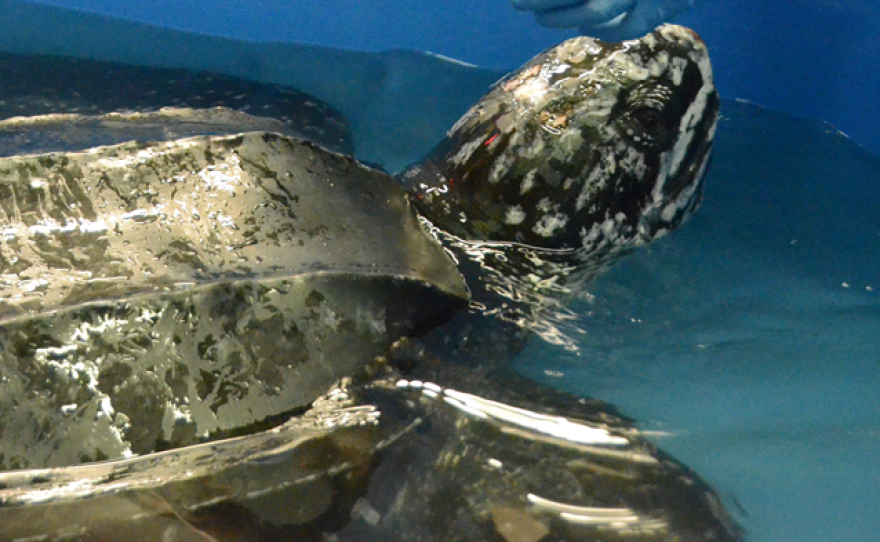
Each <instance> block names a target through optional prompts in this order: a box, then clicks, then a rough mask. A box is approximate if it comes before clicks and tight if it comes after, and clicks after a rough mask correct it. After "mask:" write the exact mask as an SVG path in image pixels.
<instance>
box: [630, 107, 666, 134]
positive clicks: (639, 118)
mask: <svg viewBox="0 0 880 542" xmlns="http://www.w3.org/2000/svg"><path fill="white" fill-rule="evenodd" d="M630 117H631V118H632V119H633V120H634V121H636V122H637V123H639V124H640V125H641V128H642V130H644V131H645V132H646V133H648V134H655V135H656V134H657V132H659V131H660V128H662V126H663V119H662V117H661V114H660V111H658V110H656V109H654V108H653V107H642V108H640V109H638V110H636V111H633V112H632V113H631V114H630Z"/></svg>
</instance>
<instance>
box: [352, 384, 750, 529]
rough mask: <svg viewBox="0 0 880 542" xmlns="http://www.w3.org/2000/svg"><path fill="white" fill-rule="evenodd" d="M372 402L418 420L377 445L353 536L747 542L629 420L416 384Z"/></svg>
mask: <svg viewBox="0 0 880 542" xmlns="http://www.w3.org/2000/svg"><path fill="white" fill-rule="evenodd" d="M367 397H368V398H369V399H367V400H368V401H370V402H371V403H372V404H375V405H377V407H378V408H379V410H380V411H385V410H387V411H391V412H395V417H400V416H401V415H400V414H399V412H400V411H402V410H406V409H410V410H411V412H410V414H409V415H410V417H411V418H412V419H414V420H416V421H417V422H418V426H416V427H415V428H414V429H413V431H412V432H410V433H409V434H408V435H407V438H406V439H400V440H398V441H397V442H395V443H394V445H392V446H389V447H387V448H385V449H383V450H381V451H380V452H379V458H380V460H381V463H380V464H379V467H378V471H377V473H376V474H375V475H374V476H373V478H374V480H376V481H377V482H376V483H375V485H374V486H371V488H370V490H369V491H368V492H367V493H366V495H365V496H364V497H363V502H361V503H360V509H361V510H367V511H369V513H361V514H360V515H359V516H356V517H355V519H354V522H353V524H352V526H350V527H349V528H348V529H350V532H352V533H355V534H354V535H352V537H351V538H350V539H351V540H362V539H377V540H378V539H383V540H401V541H402V540H437V541H440V540H443V541H456V540H487V541H488V540H493V541H504V542H539V541H551V540H601V541H604V542H612V541H624V540H627V541H629V540H638V541H640V542H648V541H656V542H660V541H671V540H681V541H695V540H715V541H719V542H722V541H730V542H733V541H738V540H741V539H742V538H741V537H742V530H741V529H740V528H739V527H738V526H737V525H736V523H735V522H734V521H733V520H732V519H731V518H730V517H729V516H728V514H727V512H726V511H725V510H724V507H723V505H722V504H721V501H720V498H719V496H718V495H717V494H716V493H715V492H714V490H712V488H711V487H710V486H709V485H708V484H706V483H705V482H704V481H703V480H701V479H700V477H699V476H698V475H697V474H696V473H695V472H693V471H692V470H690V469H688V468H687V467H686V466H684V465H682V464H681V463H679V462H677V461H676V460H674V459H673V458H671V457H670V456H668V455H667V454H665V453H663V452H662V451H660V450H658V449H657V448H656V447H655V446H654V445H652V444H651V443H650V442H648V441H647V440H646V439H645V438H644V437H643V436H641V435H640V434H639V432H638V430H636V429H634V428H632V427H631V426H630V425H629V424H627V423H624V424H623V425H622V426H620V425H615V424H614V423H604V424H600V423H595V422H587V421H584V420H582V419H578V418H575V417H571V416H559V415H548V414H544V413H542V412H541V411H536V410H531V409H527V408H522V407H519V406H517V405H515V404H509V403H503V402H499V401H494V400H490V399H486V398H483V397H480V396H479V395H475V394H470V393H464V392H460V391H457V390H454V389H449V388H442V387H440V386H438V385H436V384H433V383H429V382H421V381H410V380H399V381H397V382H396V383H393V382H389V383H388V385H386V386H385V387H381V386H377V387H375V388H374V389H373V390H372V391H371V392H369V393H367ZM608 419H609V420H613V419H614V415H613V413H612V415H611V416H609V417H608ZM345 532H347V531H343V533H341V535H340V539H342V540H349V538H347V537H346V536H345V534H344V533H345ZM365 533H373V534H371V535H370V536H367V535H366V534H365ZM375 533H380V534H379V535H376V534H375ZM383 536H384V537H385V538H382V537H383Z"/></svg>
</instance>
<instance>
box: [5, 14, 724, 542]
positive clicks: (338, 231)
mask: <svg viewBox="0 0 880 542" xmlns="http://www.w3.org/2000/svg"><path fill="white" fill-rule="evenodd" d="M4 62H6V63H8V64H9V65H8V66H7V70H6V71H5V73H16V72H13V71H12V70H13V69H18V70H19V72H17V73H20V74H21V75H22V77H19V78H12V80H11V81H6V82H5V83H4V84H5V85H7V88H6V90H5V92H6V96H7V98H6V99H5V100H4V101H3V102H2V103H3V105H4V106H6V107H7V108H11V111H13V114H17V115H19V116H16V117H14V118H9V119H7V120H5V121H2V122H0V141H2V150H3V151H4V152H5V154H6V155H8V156H9V157H8V158H3V159H0V191H2V195H0V213H2V215H0V222H2V232H3V244H2V254H0V266H2V273H0V277H2V281H0V290H2V294H0V295H2V301H0V318H2V325H0V343H2V349H0V387H2V394H0V417H2V419H3V424H2V428H0V467H2V468H3V469H5V471H6V472H3V473H2V474H0V522H2V525H3V530H4V535H3V536H5V537H7V538H10V539H29V538H28V537H32V538H33V539H51V540H56V539H58V540H61V539H64V540H66V539H83V540H86V539H87V540H104V539H114V540H115V539H123V538H131V539H144V540H147V539H148V540H158V539H162V540H276V539H277V540H289V539H300V538H302V539H321V540H374V539H375V540H389V539H400V540H506V541H509V542H515V541H522V542H532V541H535V542H536V541H538V540H570V539H589V540H617V539H622V538H628V539H632V538H633V537H635V538H636V539H638V540H733V539H737V538H738V536H739V529H738V527H737V526H736V525H735V524H733V522H731V521H730V519H729V517H728V516H727V514H726V513H725V512H724V509H723V507H722V506H721V504H720V502H719V500H718V498H717V496H716V495H715V494H714V492H713V491H712V490H711V489H710V488H709V487H708V486H707V485H706V484H705V483H704V482H702V481H701V480H700V479H699V477H697V475H696V474H694V473H693V472H691V471H690V470H688V469H687V468H686V467H684V466H682V465H680V464H679V463H677V462H675V461H674V460H673V459H671V458H669V457H668V456H666V455H665V454H663V453H662V452H660V451H659V450H657V449H656V448H655V447H653V446H652V445H651V444H649V443H648V442H647V441H645V440H644V439H643V438H642V437H640V436H639V434H638V431H637V430H636V428H635V427H634V426H633V424H632V423H631V422H630V421H629V420H627V419H626V418H624V417H623V416H621V415H619V414H618V413H617V412H616V411H615V410H614V409H613V408H612V407H610V406H608V405H606V404H604V403H602V402H600V401H594V400H587V399H584V398H578V397H571V396H568V395H565V394H562V393H559V392H555V391H553V390H550V389H544V388H542V387H540V386H537V385H535V384H533V383H529V382H525V381H523V380H522V379H520V378H519V377H517V376H516V375H515V374H514V372H513V371H512V370H511V368H510V359H511V358H512V356H514V355H515V353H516V351H517V350H518V348H519V347H520V345H521V343H522V341H523V340H524V339H525V338H526V337H527V336H528V335H529V334H531V333H533V332H535V331H536V332H538V333H539V334H544V335H549V334H552V318H550V319H548V317H547V316H546V315H547V314H552V313H553V312H554V310H556V309H557V307H558V306H559V303H560V302H561V300H562V299H564V297H565V296H566V295H567V294H568V293H570V292H571V290H572V289H574V288H577V287H578V286H579V285H580V284H582V283H583V282H584V281H585V280H587V279H589V278H590V277H591V276H593V274H594V273H595V272H596V271H597V270H598V269H600V268H602V267H603V266H605V265H607V264H608V263H609V262H610V261H612V260H613V259H614V258H615V257H617V256H618V255H620V254H622V253H624V252H627V251H629V250H631V249H633V248H635V247H638V246H641V245H644V244H646V243H649V242H651V241H653V240H654V239H656V238H658V237H660V236H662V235H663V234H664V233H665V232H667V231H668V230H671V229H673V228H675V227H676V226H678V225H679V224H680V223H681V222H682V220H684V219H685V218H686V216H687V215H688V214H689V213H690V212H691V211H693V210H694V209H695V208H696V206H697V205H698V203H699V200H700V194H701V187H702V179H703V176H704V173H705V170H706V167H707V164H708V161H709V156H710V150H711V145H712V138H713V135H714V131H715V126H716V119H717V109H718V97H717V93H716V91H715V88H714V86H713V82H712V73H711V67H710V63H709V59H708V56H707V52H706V48H705V45H704V44H703V43H702V41H701V40H700V39H699V38H698V37H697V36H696V35H695V34H694V33H693V32H691V31H689V30H687V29H684V28H681V27H676V26H662V27H660V28H658V29H657V30H656V31H654V32H652V33H651V34H648V35H647V36H645V37H643V38H641V39H639V40H634V41H628V42H624V43H621V44H611V43H604V42H600V41H597V40H594V39H591V38H585V37H580V38H574V39H571V40H569V41H566V42H564V43H563V44H561V45H559V46H558V47H555V48H553V49H550V50H548V51H546V52H544V53H542V54H540V55H538V56H537V57H535V58H534V59H533V60H531V61H530V62H529V63H527V64H526V65H525V66H523V67H522V68H521V69H519V70H517V71H515V72H514V73H512V74H510V75H509V76H507V77H505V78H504V79H502V80H501V81H499V82H498V83H497V84H495V85H494V86H493V87H492V89H491V90H490V91H489V93H488V94H487V95H486V96H485V97H484V98H483V99H482V100H480V101H479V102H478V103H477V104H476V105H474V106H473V107H472V108H471V109H470V110H469V111H468V112H467V113H466V114H465V115H464V116H463V117H462V118H461V120H460V121H459V122H458V123H456V124H455V126H453V127H452V128H451V130H450V131H449V132H448V135H447V137H446V138H445V139H444V140H443V141H442V142H441V143H440V144H439V145H438V146H437V147H436V149H435V150H434V151H433V152H432V153H430V154H429V155H428V156H426V157H425V158H424V159H423V160H421V161H420V162H419V163H417V164H414V165H413V166H411V167H409V168H407V169H405V170H404V171H403V172H401V173H399V174H398V175H397V176H396V177H395V178H393V179H392V177H390V176H389V175H387V174H386V173H384V172H382V171H380V170H378V169H376V168H373V167H371V166H368V165H365V164H361V163H359V162H357V161H356V160H354V159H353V158H350V157H348V156H345V155H343V154H339V153H337V152H334V151H331V150H328V149H326V148H324V147H322V146H321V145H319V144H318V143H315V141H314V140H315V138H319V141H320V142H322V143H323V144H325V145H336V146H337V147H336V148H341V149H342V150H348V149H347V148H346V142H345V123H344V120H342V119H340V118H338V116H336V115H334V113H333V112H332V111H331V110H330V109H328V108H327V107H325V106H323V105H322V104H320V102H319V101H317V100H314V99H311V98H309V97H307V96H303V95H301V94H299V93H296V92H295V91H293V90H289V89H278V88H274V87H265V86H260V85H255V84H253V83H248V82H244V81H240V80H235V79H232V78H226V77H223V76H219V75H209V74H194V73H190V72H173V71H170V70H147V69H145V68H134V67H121V66H114V65H105V64H99V63H91V62H86V61H76V62H74V61H70V60H59V59H52V58H19V57H14V58H12V57H10V58H4ZM34 63H36V64H40V63H44V66H43V68H42V69H39V70H37V71H40V72H41V73H47V71H48V73H49V78H48V79H46V80H43V81H42V82H41V86H42V87H43V88H44V90H45V87H46V86H48V87H50V90H49V91H48V92H47V93H45V92H44V94H48V95H49V96H51V98H46V97H45V96H43V97H40V96H37V94H39V93H36V94H35V93H34V92H33V91H32V90H33V88H32V87H27V88H24V87H21V86H20V85H21V82H22V81H24V80H26V79H27V78H28V77H30V75H29V74H30V73H31V72H32V71H34V70H35V69H36V68H34V65H35V64H34ZM22 66H25V68H22ZM65 69H66V70H68V72H69V74H70V75H69V77H62V76H61V75H60V74H61V73H63V70H65ZM22 70H24V71H22ZM52 74H54V76H55V78H52ZM58 77H61V79H60V80H58V79H57V78H58ZM126 81H129V82H131V81H134V82H135V83H134V84H126V83H125V82H126ZM17 84H18V85H19V86H16V85H17ZM171 90H173V92H171ZM254 91H259V92H260V93H262V96H263V100H262V101H259V100H258V101H254V99H253V93H254ZM181 93H182V94H183V95H188V96H189V98H188V99H185V100H179V99H177V98H172V97H171V95H172V94H174V95H176V96H180V95H181ZM212 93H213V94H214V95H213V96H211V94H212ZM163 103H164V104H170V105H173V106H175V107H173V108H164V109H158V110H156V109H155V107H156V106H157V105H163ZM284 103H288V104H293V105H294V109H295V110H297V111H299V112H302V111H310V112H317V114H312V113H310V114H309V115H305V116H303V115H300V116H299V117H298V118H290V115H289V114H287V113H285V112H284V111H283V109H284V108H283V105H284ZM218 105H222V106H226V107H219V108H217V107H212V106H218ZM193 106H197V108H192V107H193ZM279 108H280V109H279ZM8 115H9V113H7V116H8ZM309 119H311V120H314V121H315V122H311V120H309ZM295 135H298V136H302V135H305V136H306V138H303V137H294V136H295ZM320 138H323V139H320ZM143 141H158V142H143ZM35 518H39V520H38V521H36V520H35Z"/></svg>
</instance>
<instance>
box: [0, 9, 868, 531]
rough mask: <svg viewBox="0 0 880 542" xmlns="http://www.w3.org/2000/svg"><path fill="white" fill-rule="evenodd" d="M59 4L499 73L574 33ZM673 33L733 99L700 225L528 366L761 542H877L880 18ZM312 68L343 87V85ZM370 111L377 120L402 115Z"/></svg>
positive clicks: (483, 24)
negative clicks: (627, 420)
mask: <svg viewBox="0 0 880 542" xmlns="http://www.w3.org/2000/svg"><path fill="white" fill-rule="evenodd" d="M59 3H63V4H65V5H70V6H77V7H85V8H89V9H93V10H97V11H100V12H105V13H111V14H115V15H120V16H124V17H128V18H132V19H135V20H141V21H147V22H153V23H157V24H162V25H167V26H173V27H177V28H181V29H186V30H194V31H199V32H204V33H208V34H220V35H226V36H230V37H236V38H244V39H256V40H282V41H305V42H311V43H317V44H322V45H328V46H333V47H344V48H357V49H365V50H372V51H382V50H386V49H392V48H412V49H421V50H429V51H433V52H435V53H438V54H442V55H446V56H449V57H453V58H457V59H460V60H463V61H466V62H470V63H475V64H479V65H481V66H484V67H490V68H496V69H497V68H509V67H514V66H516V65H519V64H520V63H522V62H524V61H525V60H527V59H528V58H529V57H531V56H532V55H533V54H535V53H537V52H538V51H540V50H542V49H544V48H546V47H548V46H551V45H553V44H555V43H556V42H558V41H560V40H561V39H563V38H565V37H568V36H569V35H571V34H573V32H569V31H558V30H553V31H551V30H547V29H543V28H541V27H539V26H538V25H537V24H535V22H534V21H533V20H532V19H531V18H530V17H529V16H527V15H525V14H522V13H519V12H516V11H514V10H513V9H512V8H510V6H509V5H508V3H507V0H493V1H486V2H481V3H476V2H472V3H468V2H464V1H462V0H431V1H426V2H419V3H417V4H416V3H413V2H396V1H395V2H391V1H386V2H362V1H357V0H338V1H334V2H318V1H311V0H309V1H306V0H301V1H296V2H294V1H288V2H282V1H251V2H247V3H245V2H236V1H233V0H215V1H212V2H200V1H197V0H176V1H174V2H171V1H157V0H154V1H148V0H140V1H127V2H120V1H116V2H110V1H109V0H65V1H64V2H59ZM0 5H2V2H0ZM677 22H681V23H684V24H687V25H689V26H691V27H692V28H694V29H695V30H697V31H698V32H699V33H700V34H701V35H702V36H703V38H704V39H705V40H706V42H707V43H708V45H709V48H710V51H711V54H712V57H713V63H714V66H715V74H716V79H717V82H718V86H719V89H720V91H721V93H722V95H723V96H724V97H725V98H727V101H725V104H724V107H723V116H724V118H723V121H722V125H721V128H720V129H719V135H718V144H717V149H716V155H715V162H714V164H713V169H712V171H711V172H710V177H709V179H708V181H707V187H706V199H705V203H704V205H703V208H702V209H701V210H700V211H699V213H698V214H697V215H696V216H695V218H694V219H693V220H692V221H691V223H690V224H688V225H687V226H685V227H684V228H683V229H681V230H679V231H677V232H674V233H673V234H672V235H670V236H669V238H668V239H665V240H664V241H663V242H661V243H658V244H657V245H656V246H654V247H652V248H651V249H649V250H645V251H641V252H640V253H638V254H635V255H633V256H632V257H631V258H629V259H627V260H626V261H624V262H622V263H621V265H619V266H618V267H617V268H616V269H614V270H613V271H612V272H611V273H609V274H607V275H606V276H605V277H603V278H602V279H600V280H599V281H598V282H597V283H596V284H595V285H593V286H592V287H591V289H590V292H589V295H584V296H582V298H581V299H579V300H577V301H576V309H577V310H578V312H579V313H580V314H581V315H582V319H581V321H579V322H577V323H576V324H577V325H576V327H577V329H575V328H574V327H573V328H572V329H570V330H568V332H569V333H570V334H571V335H572V336H573V337H576V338H577V348H576V349H572V350H570V351H567V350H562V349H559V348H554V347H551V346H548V345H546V344H543V343H541V342H540V341H535V342H533V343H532V344H531V345H530V347H529V349H528V350H527V351H526V352H524V353H523V355H522V356H520V359H519V360H518V366H519V367H520V369H521V370H522V371H523V372H525V373H527V374H529V375H530V376H532V377H534V378H535V379H538V380H541V381H544V382H548V383H551V384H553V385H555V386H558V387H561V388H564V389H568V390H571V391H576V392H579V393H584V394H588V395H592V396H595V397H599V398H602V399H606V400H610V401H612V402H615V403H616V404H618V405H619V406H620V408H621V409H622V410H623V411H625V412H626V413H628V414H630V415H632V416H634V417H635V418H637V419H639V420H641V421H642V423H643V427H644V428H646V429H649V430H653V431H656V432H657V434H658V436H657V439H658V442H659V443H660V445H661V446H662V447H663V448H664V449H666V450H668V451H670V452H672V453H673V454H674V455H675V456H676V457H678V458H679V459H681V460H682V461H684V462H685V463H687V464H688V465H690V466H692V467H693V468H694V469H695V470H697V471H698V472H700V473H701V474H702V475H703V476H705V477H706V478H707V479H708V480H710V481H711V482H712V483H714V484H715V485H716V486H717V487H718V489H719V491H720V492H721V493H722V494H723V495H724V496H725V497H726V499H727V502H728V505H729V506H731V507H732V508H733V509H738V508H740V507H741V509H742V512H741V513H739V514H738V516H739V519H740V520H741V521H742V522H743V524H744V525H745V526H746V527H747V529H748V530H749V533H750V534H749V539H750V540H754V541H761V542H775V541H781V540H797V541H817V542H819V541H832V540H850V541H865V542H868V541H872V540H876V539H877V534H876V533H878V532H880V514H877V513H876V510H877V508H878V505H880V469H878V468H877V465H878V464H880V399H878V394H877V388H878V384H880V298H878V295H880V271H878V270H880V159H878V157H877V156H876V155H875V154H872V151H873V152H874V153H876V152H880V132H878V130H877V129H876V126H877V124H878V121H880V100H877V96H880V82H878V77H877V73H878V70H877V66H878V65H880V6H878V5H875V3H873V2H868V1H866V0H863V1H857V0H856V1H849V2H829V1H826V0H792V1H789V2H785V3H783V2H759V1H757V0H753V1H749V2H745V1H742V0H739V1H736V0H706V1H705V2H703V3H702V4H701V5H699V6H698V7H697V8H696V9H694V10H693V11H691V12H690V13H687V14H685V15H683V16H681V17H680V18H679V19H678V20H677ZM47 32H49V33H51V32H50V31H49V30H48V29H47ZM159 45H161V44H159ZM59 52H60V51H59ZM136 52H137V51H132V52H131V55H132V58H134V55H135V54H136ZM120 54H121V55H123V56H124V55H125V54H127V53H126V52H125V51H122V52H121V53H120ZM205 54H209V53H205ZM407 58H408V57H407ZM387 59H390V60H387V62H388V63H390V64H389V65H393V66H396V67H397V68H398V69H397V71H395V72H394V73H395V74H396V75H395V78H392V79H390V80H389V81H385V82H383V85H385V86H380V87H377V88H378V89H379V90H375V89H373V88H372V87H370V90H371V91H373V92H380V91H381V92H391V90H394V89H401V88H402V89H410V88H417V86H415V87H413V86H411V85H413V84H414V83H413V79H415V78H417V74H418V72H417V71H414V67H416V66H421V65H422V64H420V62H423V60H424V59H421V60H419V59H416V60H413V59H411V58H409V59H408V60H407V62H411V64H404V60H403V57H397V56H390V57H387ZM182 62H183V61H182ZM305 69H311V70H317V72H318V73H316V74H315V75H316V76H317V77H319V78H323V79H326V78H328V77H329V76H330V74H329V73H328V71H327V70H332V69H333V68H332V64H327V65H321V66H310V67H307V68H305ZM480 74H483V75H482V76H485V78H486V80H491V79H492V78H493V77H494V72H488V71H487V72H461V73H459V72H454V73H453V72H450V77H452V78H453V81H455V79H454V78H455V77H460V78H461V81H462V82H463V83H462V87H461V89H460V90H461V93H463V94H466V95H467V96H468V97H467V98H466V99H465V98H462V97H461V96H458V95H457V94H455V92H456V90H455V88H456V87H455V85H454V84H452V85H451V86H450V87H449V89H450V90H448V91H446V92H448V93H449V101H450V102H455V101H456V100H463V101H464V102H465V103H467V102H468V101H469V100H470V97H469V96H470V94H469V93H472V92H473V89H472V88H470V87H468V86H467V85H465V84H464V82H468V84H472V83H473V81H474V80H475V79H474V78H475V77H477V78H478V76H479V77H482V76H481V75H480ZM335 75H336V76H339V74H335ZM340 80H341V81H344V80H345V77H340ZM408 85H410V86H408ZM365 92H366V90H365ZM454 94H455V95H454ZM734 98H741V99H745V100H749V101H751V102H754V103H756V104H760V105H762V106H766V107H769V108H772V109H776V110H779V111H781V112H783V113H780V112H774V111H772V110H768V109H762V108H758V107H754V106H751V105H749V104H745V103H741V102H738V101H735V100H733V99H734ZM380 101H381V100H380ZM386 105H387V104H386ZM371 111H372V113H371V114H372V115H374V116H373V117H372V118H374V119H377V118H378V115H379V114H380V112H381V111H385V113H387V112H388V109H385V110H382V109H381V108H379V109H374V110H371ZM398 114H399V112H398ZM802 117H811V119H804V118H802ZM820 119H824V120H825V121H829V122H830V123H831V124H827V123H824V122H822V121H821V120H820ZM832 125H833V126H832ZM839 130H842V131H843V133H845V134H847V135H848V136H849V137H847V136H845V135H843V133H841V132H840V131H839ZM380 151H381V148H380ZM579 330H582V331H579Z"/></svg>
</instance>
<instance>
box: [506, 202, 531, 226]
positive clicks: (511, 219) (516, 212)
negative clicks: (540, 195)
mask: <svg viewBox="0 0 880 542" xmlns="http://www.w3.org/2000/svg"><path fill="white" fill-rule="evenodd" d="M525 219H526V213H525V212H524V211H523V209H522V207H521V206H519V205H514V206H513V207H510V208H509V209H507V214H506V215H505V217H504V222H505V223H507V224H510V225H511V226H516V225H518V224H522V221H523V220H525Z"/></svg>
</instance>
